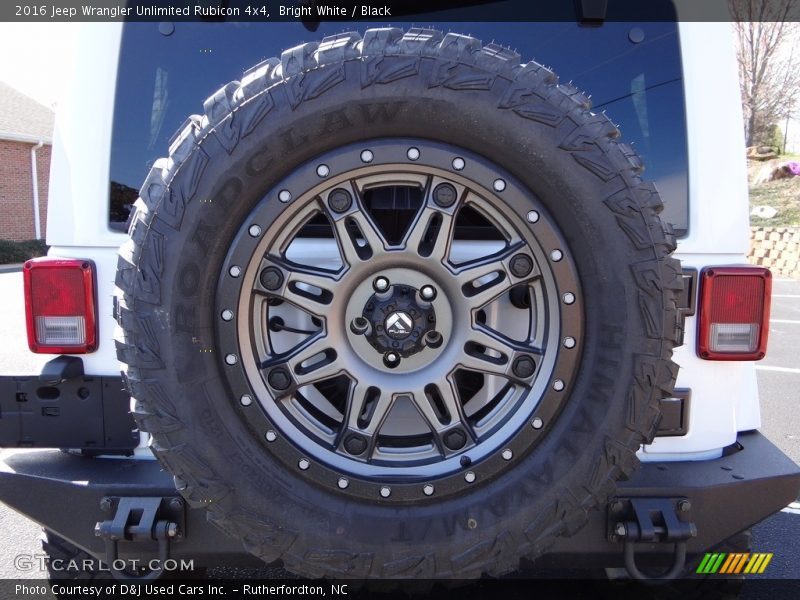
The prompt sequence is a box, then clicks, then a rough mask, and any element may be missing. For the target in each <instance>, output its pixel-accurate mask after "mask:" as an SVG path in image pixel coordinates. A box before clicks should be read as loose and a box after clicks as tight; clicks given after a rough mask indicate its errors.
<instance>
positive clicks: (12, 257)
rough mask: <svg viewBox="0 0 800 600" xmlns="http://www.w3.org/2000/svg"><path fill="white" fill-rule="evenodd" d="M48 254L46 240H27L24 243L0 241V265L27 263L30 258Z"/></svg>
mask: <svg viewBox="0 0 800 600" xmlns="http://www.w3.org/2000/svg"><path fill="white" fill-rule="evenodd" d="M45 254H47V244H45V243H44V240H25V241H24V242H10V241H8V240H0V265H6V264H9V263H21V262H25V261H26V260H28V259H29V258H35V257H37V256H44V255H45Z"/></svg>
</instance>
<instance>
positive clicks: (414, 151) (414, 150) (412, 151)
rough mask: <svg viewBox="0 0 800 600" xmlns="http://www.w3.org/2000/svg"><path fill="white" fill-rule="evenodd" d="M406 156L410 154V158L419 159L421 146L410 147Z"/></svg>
mask: <svg viewBox="0 0 800 600" xmlns="http://www.w3.org/2000/svg"><path fill="white" fill-rule="evenodd" d="M406 156H408V160H418V159H419V148H409V149H408V152H406Z"/></svg>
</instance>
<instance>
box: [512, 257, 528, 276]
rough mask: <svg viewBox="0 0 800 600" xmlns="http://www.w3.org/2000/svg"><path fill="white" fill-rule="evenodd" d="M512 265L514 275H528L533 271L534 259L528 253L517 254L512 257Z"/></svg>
mask: <svg viewBox="0 0 800 600" xmlns="http://www.w3.org/2000/svg"><path fill="white" fill-rule="evenodd" d="M510 267H511V273H512V274H513V275H514V277H527V276H528V275H529V274H530V272H531V271H533V261H532V260H531V258H530V256H528V255H527V254H517V255H515V256H514V257H513V258H512V259H511V263H510Z"/></svg>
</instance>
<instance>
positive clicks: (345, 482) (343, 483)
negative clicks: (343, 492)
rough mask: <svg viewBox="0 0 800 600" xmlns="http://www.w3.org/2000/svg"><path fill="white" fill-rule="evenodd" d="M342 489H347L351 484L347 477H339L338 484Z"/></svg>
mask: <svg viewBox="0 0 800 600" xmlns="http://www.w3.org/2000/svg"><path fill="white" fill-rule="evenodd" d="M336 483H337V485H338V486H339V488H340V489H345V488H347V486H348V485H350V482H349V481H348V480H347V478H346V477H339V481H337V482H336Z"/></svg>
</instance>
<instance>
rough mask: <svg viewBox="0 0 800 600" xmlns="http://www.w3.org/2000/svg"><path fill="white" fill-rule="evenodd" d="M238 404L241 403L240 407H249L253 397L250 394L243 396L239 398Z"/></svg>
mask: <svg viewBox="0 0 800 600" xmlns="http://www.w3.org/2000/svg"><path fill="white" fill-rule="evenodd" d="M239 402H241V403H242V406H250V405H251V404H252V403H253V397H252V396H251V395H250V394H245V395H244V396H242V397H241V398H239Z"/></svg>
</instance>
